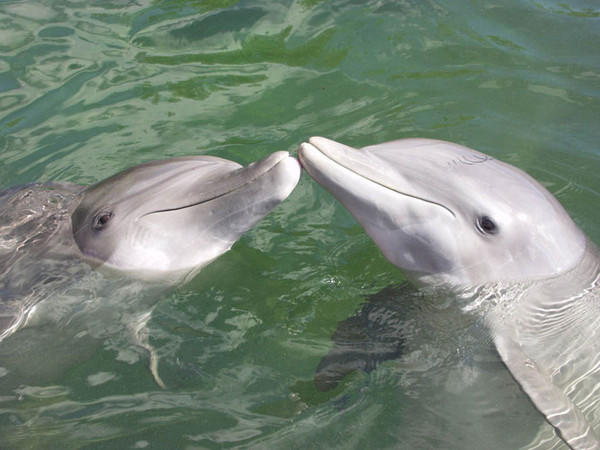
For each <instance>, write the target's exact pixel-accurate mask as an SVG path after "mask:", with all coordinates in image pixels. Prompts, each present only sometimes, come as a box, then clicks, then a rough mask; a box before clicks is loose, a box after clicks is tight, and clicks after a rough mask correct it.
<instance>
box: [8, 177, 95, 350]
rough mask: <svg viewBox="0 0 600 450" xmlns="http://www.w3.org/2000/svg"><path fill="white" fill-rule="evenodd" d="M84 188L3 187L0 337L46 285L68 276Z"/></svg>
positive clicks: (20, 320) (49, 185)
mask: <svg viewBox="0 0 600 450" xmlns="http://www.w3.org/2000/svg"><path fill="white" fill-rule="evenodd" d="M82 190H83V187H82V186H79V185H75V184H65V183H43V184H27V185H23V186H17V187H11V188H8V189H5V190H3V191H1V192H0V340H2V339H3V338H4V337H6V336H7V335H9V334H12V332H13V331H14V330H16V329H17V328H18V327H19V326H20V325H21V324H22V323H23V322H24V321H25V320H26V318H27V315H28V312H29V311H31V310H32V308H33V307H34V306H35V305H36V304H37V303H38V302H39V301H40V300H41V299H42V298H43V292H44V291H45V290H46V289H45V288H46V287H47V286H50V285H53V284H54V283H56V282H57V280H59V279H60V278H64V277H65V272H64V269H65V267H64V265H65V264H68V265H70V264H71V261H70V259H71V258H70V257H69V256H70V255H72V251H73V239H72V236H71V233H70V214H71V211H72V208H73V205H74V204H76V203H77V201H78V198H79V193H80V192H81V191H82ZM50 260H52V261H53V262H52V264H48V261H50ZM70 272H72V270H71V271H67V272H66V274H69V273H70Z"/></svg>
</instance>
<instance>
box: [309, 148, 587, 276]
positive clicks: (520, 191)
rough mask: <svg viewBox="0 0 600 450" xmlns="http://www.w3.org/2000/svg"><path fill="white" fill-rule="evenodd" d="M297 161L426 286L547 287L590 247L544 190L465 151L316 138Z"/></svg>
mask: <svg viewBox="0 0 600 450" xmlns="http://www.w3.org/2000/svg"><path fill="white" fill-rule="evenodd" d="M298 155H299V158H300V161H301V163H302V165H303V167H304V168H305V170H306V171H307V172H308V174H309V175H310V176H311V177H312V178H314V179H315V180H316V181H317V182H318V183H319V184H321V185H322V186H323V187H324V188H325V189H327V190H328V191H329V192H331V194H333V195H334V196H335V197H336V198H337V199H338V200H339V201H340V202H341V203H342V204H343V205H344V206H345V207H346V208H347V209H348V210H349V211H350V212H351V213H352V215H353V216H354V217H355V218H356V219H357V221H358V222H359V223H360V224H361V225H362V226H363V227H364V228H365V230H366V231H367V233H368V234H369V235H370V236H371V238H372V239H373V240H374V241H375V243H376V244H377V246H378V247H379V248H380V249H381V251H382V252H383V254H384V255H385V256H386V258H387V259H388V260H389V261H390V262H392V263H393V264H395V265H396V266H398V267H400V268H401V269H404V270H405V271H407V272H409V275H410V274H412V275H413V276H414V277H415V278H417V279H420V280H422V281H424V282H427V283H431V282H438V281H442V282H445V283H450V284H453V285H460V284H471V285H475V284H482V283H486V282H490V281H508V280H522V279H538V278H548V277H552V276H555V275H558V274H560V273H562V272H565V271H567V270H569V269H570V268H572V267H574V266H575V265H576V264H577V262H579V260H580V259H581V258H582V255H583V253H584V250H585V248H586V242H587V240H586V238H585V236H584V234H583V233H582V232H581V231H580V230H579V229H578V228H577V227H576V226H575V224H574V223H573V221H572V220H571V218H570V217H569V215H568V214H567V213H566V212H565V211H564V209H563V208H562V206H561V205H560V204H559V203H558V201H557V200H556V199H555V198H554V197H553V196H552V195H551V194H550V193H549V192H548V191H547V190H546V189H545V188H544V187H542V186H541V185H540V184H539V183H538V182H537V181H535V180H534V179H533V178H531V177H530V176H529V175H527V174H526V173H524V172H522V171H521V170H519V169H517V168H515V167H512V166H510V165H508V164H505V163H502V162H500V161H497V160H494V159H492V158H490V157H489V156H487V155H484V154H483V153H479V152H477V151H474V150H471V149H469V148H466V147H463V146H461V145H458V144H453V143H449V142H443V141H436V140H429V139H404V140H399V141H394V142H389V143H385V144H380V145H374V146H370V147H365V148H363V149H360V150H357V149H354V148H351V147H348V146H345V145H343V144H340V143H337V142H334V141H331V140H328V139H325V138H320V137H313V138H311V139H310V140H309V143H304V144H302V145H301V147H300V149H299V151H298Z"/></svg>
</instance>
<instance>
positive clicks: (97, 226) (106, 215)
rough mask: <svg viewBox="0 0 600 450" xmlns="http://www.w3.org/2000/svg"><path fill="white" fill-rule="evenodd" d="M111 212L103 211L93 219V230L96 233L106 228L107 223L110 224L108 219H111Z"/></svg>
mask: <svg viewBox="0 0 600 450" xmlns="http://www.w3.org/2000/svg"><path fill="white" fill-rule="evenodd" d="M112 216H113V215H112V212H109V211H104V212H101V213H100V214H98V215H97V216H96V217H95V218H94V230H96V231H101V230H103V229H104V227H105V226H106V224H107V223H108V222H110V219H112Z"/></svg>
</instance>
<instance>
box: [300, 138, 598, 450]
mask: <svg viewBox="0 0 600 450" xmlns="http://www.w3.org/2000/svg"><path fill="white" fill-rule="evenodd" d="M298 156H299V159H300V162H301V164H302V166H303V167H304V169H305V170H306V172H307V173H308V174H309V175H310V176H311V177H312V178H313V179H314V180H315V181H317V183H319V184H320V185H321V186H323V187H324V188H325V189H326V190H327V191H329V192H330V193H331V194H332V195H333V196H334V197H335V198H336V199H337V200H338V201H340V202H341V203H342V204H343V205H344V206H345V207H346V208H347V209H348V210H349V211H350V213H351V214H352V215H353V216H354V217H355V218H356V220H357V221H358V223H359V224H360V225H361V226H362V227H363V228H364V229H365V231H366V232H367V233H368V235H369V236H370V237H371V238H372V239H373V241H374V242H375V244H376V245H377V246H378V247H379V249H380V250H381V251H382V253H383V255H384V256H385V257H386V258H387V259H388V260H389V261H390V262H391V263H392V264H394V265H396V266H397V267H399V268H400V269H401V270H402V271H403V272H404V273H405V274H406V275H407V276H408V277H409V278H410V279H412V280H414V281H415V282H416V283H417V284H420V285H423V286H428V287H431V286H439V287H443V288H444V289H450V290H452V292H453V293H454V294H455V301H456V304H457V306H458V307H459V308H460V309H461V312H462V313H464V314H469V315H472V316H474V317H477V318H478V319H479V322H480V323H483V324H484V326H485V329H486V330H487V332H486V334H487V335H489V336H491V339H492V340H493V343H494V345H495V348H496V350H497V353H498V355H499V356H500V358H501V360H502V361H503V363H504V365H505V366H506V368H508V370H509V371H510V373H511V375H512V377H513V378H514V379H515V380H516V381H517V383H518V384H519V385H520V387H521V389H522V391H523V392H524V393H525V394H526V395H527V396H528V397H529V399H530V400H531V402H532V403H533V405H534V406H535V407H536V408H537V409H538V410H539V411H540V412H541V413H542V414H543V416H544V417H545V419H546V421H547V422H548V423H550V424H551V425H552V426H553V428H554V430H555V431H556V433H557V434H558V436H560V438H562V440H563V441H564V442H565V443H566V444H567V445H568V446H570V447H571V448H574V449H592V448H594V449H597V448H600V440H599V439H598V436H597V434H596V430H595V429H598V427H599V425H600V414H599V413H598V406H597V405H598V402H599V401H600V339H599V336H598V334H599V333H600V331H599V330H600V288H598V285H599V280H600V256H599V252H598V249H597V247H596V246H595V245H594V244H593V243H592V242H591V241H590V240H589V239H588V238H587V237H586V236H585V235H584V233H583V232H582V231H581V230H580V229H579V228H578V227H577V226H576V225H575V223H574V222H573V220H572V219H571V218H570V217H569V215H568V214H567V213H566V212H565V210H564V209H563V207H562V206H561V205H560V203H559V202H558V201H557V200H556V199H555V198H554V197H553V196H552V195H551V194H550V193H549V192H548V191H547V190H546V189H545V188H544V187H543V186H542V185H541V184H540V183H538V182H537V181H535V180H534V179H533V178H532V177H530V176H529V175H527V174H526V173H525V172H523V171H521V170H519V169H517V168H515V167H513V166H510V165H508V164H505V163H503V162H501V161H498V160H496V159H493V158H491V157H489V156H487V155H485V154H483V153H480V152H477V151H475V150H472V149H469V148H467V147H464V146H462V145H459V144H455V143H450V142H444V141H438V140H431V139H403V140H398V141H393V142H388V143H384V144H379V145H374V146H369V147H365V148H362V149H355V148H352V147H349V146H346V145H343V144H341V143H338V142H335V141H332V140H329V139H325V138H322V137H313V138H311V139H310V140H309V141H308V142H306V143H303V144H302V145H301V146H300V148H299V150H298ZM540 439H542V438H540Z"/></svg>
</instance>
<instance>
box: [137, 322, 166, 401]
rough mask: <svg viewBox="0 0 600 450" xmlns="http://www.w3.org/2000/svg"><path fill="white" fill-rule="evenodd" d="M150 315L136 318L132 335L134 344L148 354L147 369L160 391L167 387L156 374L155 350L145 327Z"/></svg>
mask: <svg viewBox="0 0 600 450" xmlns="http://www.w3.org/2000/svg"><path fill="white" fill-rule="evenodd" d="M151 314H152V311H150V312H148V313H145V314H143V315H142V316H141V317H139V318H138V320H137V322H136V323H134V324H133V325H134V329H133V335H134V338H135V343H136V344H137V345H138V346H139V347H141V348H143V349H144V350H146V351H147V352H148V358H149V360H150V362H149V365H148V369H149V370H150V373H151V374H152V377H153V378H154V382H155V383H156V384H157V385H158V387H160V388H161V389H166V388H167V385H166V384H165V383H164V381H163V380H162V378H161V377H160V375H159V374H158V354H157V353H156V349H155V348H154V347H153V346H152V344H150V340H149V336H148V328H147V327H146V324H147V323H148V320H150V316H151Z"/></svg>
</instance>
